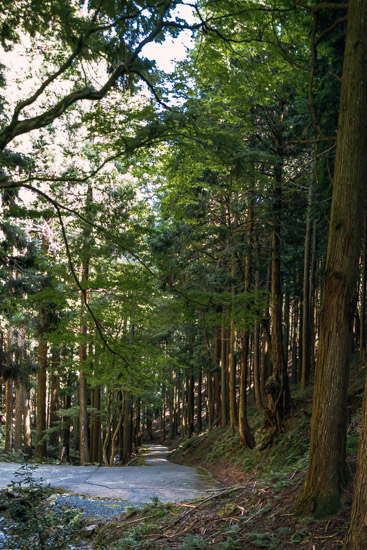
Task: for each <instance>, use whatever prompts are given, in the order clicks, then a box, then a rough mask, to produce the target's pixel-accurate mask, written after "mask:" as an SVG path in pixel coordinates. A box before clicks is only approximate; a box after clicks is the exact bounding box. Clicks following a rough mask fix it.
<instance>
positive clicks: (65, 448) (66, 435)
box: [60, 373, 71, 462]
mask: <svg viewBox="0 0 367 550" xmlns="http://www.w3.org/2000/svg"><path fill="white" fill-rule="evenodd" d="M66 387H67V393H66V395H65V401H64V409H66V410H68V409H70V407H71V394H70V392H71V374H70V373H69V374H68V377H67V381H66ZM62 425H63V435H62V451H61V456H60V462H70V418H69V417H68V416H65V417H64V418H63V419H62Z"/></svg>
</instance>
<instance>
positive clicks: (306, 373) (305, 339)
mask: <svg viewBox="0 0 367 550" xmlns="http://www.w3.org/2000/svg"><path fill="white" fill-rule="evenodd" d="M311 206H312V184H311V185H310V189H309V194H308V205H307V219H306V236H305V250H304V257H303V299H302V307H303V317H302V318H303V323H302V372H301V390H304V389H305V387H306V386H307V384H308V382H309V379H310V372H311V368H310V309H311V308H310V256H311V232H312V220H311Z"/></svg>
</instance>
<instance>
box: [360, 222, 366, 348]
mask: <svg viewBox="0 0 367 550" xmlns="http://www.w3.org/2000/svg"><path fill="white" fill-rule="evenodd" d="M363 231H364V234H363V252H362V280H361V305H360V311H359V319H360V325H359V353H360V355H361V357H362V359H365V357H366V347H367V346H366V275H367V212H365V213H364V226H363Z"/></svg>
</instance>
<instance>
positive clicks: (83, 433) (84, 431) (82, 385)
mask: <svg viewBox="0 0 367 550" xmlns="http://www.w3.org/2000/svg"><path fill="white" fill-rule="evenodd" d="M92 202H93V195H92V188H91V186H90V185H89V186H88V190H87V196H86V210H87V211H88V210H89V209H90V207H91V204H92ZM90 233H91V229H90V227H89V226H88V227H87V228H86V229H84V235H83V247H82V265H81V284H82V286H83V288H84V287H85V285H86V284H87V281H88V279H89V264H90V258H91V255H90V250H89V248H88V241H89V237H90ZM87 300H88V296H87V293H86V292H85V293H84V292H82V293H81V306H80V308H81V311H80V335H81V343H80V346H79V362H80V367H79V451H80V464H81V465H83V464H86V463H87V462H89V461H90V453H89V434H88V409H87V407H88V394H87V381H86V377H85V374H84V372H83V369H84V363H85V361H86V360H87V345H86V343H85V336H86V334H87V326H86V323H85V315H86V305H87Z"/></svg>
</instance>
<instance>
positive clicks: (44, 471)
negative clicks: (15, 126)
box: [0, 445, 217, 504]
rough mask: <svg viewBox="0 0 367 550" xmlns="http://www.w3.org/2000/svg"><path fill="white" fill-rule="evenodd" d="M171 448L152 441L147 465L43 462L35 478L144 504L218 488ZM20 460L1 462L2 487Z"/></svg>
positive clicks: (74, 490) (66, 488) (67, 488)
mask: <svg viewBox="0 0 367 550" xmlns="http://www.w3.org/2000/svg"><path fill="white" fill-rule="evenodd" d="M167 454H168V449H167V447H164V446H163V445H151V446H150V450H149V451H148V452H147V453H146V454H145V455H144V457H143V459H144V462H145V463H146V464H147V466H151V467H145V466H134V467H130V468H124V467H116V466H114V467H112V468H110V467H105V466H102V467H99V466H93V465H91V466H65V465H45V464H40V465H38V466H37V468H36V469H35V470H34V472H33V477H34V479H35V480H36V481H37V482H39V481H42V483H43V484H45V485H48V484H49V485H50V486H51V487H55V488H59V489H63V490H64V491H66V492H68V493H74V494H79V495H86V496H89V497H94V498H95V497H100V498H112V499H116V500H120V501H128V503H129V504H130V503H131V504H144V503H146V502H151V501H152V499H156V498H158V499H159V500H161V501H162V502H168V501H171V502H180V501H182V500H187V499H192V498H196V497H199V496H203V495H206V494H207V492H208V491H211V490H215V489H216V488H217V485H216V483H215V482H214V481H213V480H212V479H211V478H210V477H209V476H206V475H205V474H202V473H200V472H199V471H198V470H197V469H195V468H191V467H190V466H182V465H181V464H174V463H172V462H169V461H168V460H167ZM19 468H20V466H19V464H14V463H5V462H2V463H0V488H4V487H6V486H7V485H8V484H9V483H10V482H11V481H12V480H14V481H19V478H17V477H15V475H14V474H15V473H16V471H17V470H19Z"/></svg>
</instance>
